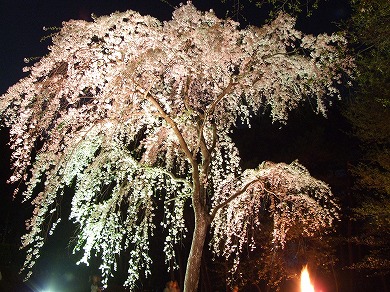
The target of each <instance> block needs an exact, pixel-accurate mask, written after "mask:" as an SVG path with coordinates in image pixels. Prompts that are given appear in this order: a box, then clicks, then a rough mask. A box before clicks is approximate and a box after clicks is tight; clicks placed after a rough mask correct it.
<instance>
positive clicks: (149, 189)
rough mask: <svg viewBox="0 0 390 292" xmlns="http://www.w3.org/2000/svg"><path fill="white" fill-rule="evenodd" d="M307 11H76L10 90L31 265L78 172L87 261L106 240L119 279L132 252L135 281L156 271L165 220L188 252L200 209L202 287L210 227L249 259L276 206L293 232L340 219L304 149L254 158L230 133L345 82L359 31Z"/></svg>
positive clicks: (108, 267) (197, 244)
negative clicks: (245, 15)
mask: <svg viewBox="0 0 390 292" xmlns="http://www.w3.org/2000/svg"><path fill="white" fill-rule="evenodd" d="M294 21H295V20H294V18H292V17H290V16H288V15H286V14H284V13H280V14H279V15H278V17H277V18H276V19H275V20H274V21H273V22H271V23H270V24H268V25H265V26H263V27H261V28H258V27H247V28H245V29H241V30H240V29H239V28H238V23H236V22H234V21H232V20H222V19H218V18H217V17H216V16H215V15H214V14H213V13H212V12H211V11H210V12H200V11H198V10H197V9H196V8H195V7H194V6H193V5H192V4H191V3H190V2H189V3H188V4H187V5H183V6H182V7H180V8H178V9H176V10H175V11H174V13H173V17H172V20H170V21H167V22H163V23H161V22H160V21H158V20H157V19H155V18H153V17H151V16H142V15H140V14H139V13H137V12H134V11H127V12H123V13H114V14H112V15H110V16H102V17H99V18H96V19H95V20H94V21H93V22H86V21H75V20H72V21H69V22H65V23H63V27H62V28H61V30H60V31H59V32H58V33H56V34H55V35H54V36H53V40H52V41H53V44H52V45H51V46H50V52H49V54H48V55H47V56H45V57H43V58H42V59H41V60H40V61H39V62H37V63H35V64H34V65H33V66H31V67H26V68H25V71H27V72H29V75H28V76H27V77H26V78H24V79H22V80H20V81H19V82H18V83H17V84H15V85H14V86H12V87H10V88H9V90H8V91H7V93H5V94H4V95H2V96H1V99H0V114H1V120H2V122H3V123H4V125H5V126H7V127H9V128H10V137H11V139H10V145H11V148H12V150H13V153H12V157H11V159H12V164H13V170H14V173H13V175H12V176H11V178H10V182H13V183H15V182H20V181H22V182H24V183H25V184H26V186H27V189H26V190H25V191H24V192H23V195H24V197H25V200H26V201H30V200H31V202H32V204H33V206H34V211H33V215H32V217H31V218H30V220H28V221H27V230H28V232H27V234H26V235H25V236H24V237H23V239H22V246H23V247H24V248H26V249H27V258H26V262H25V265H24V268H25V269H27V270H31V268H32V267H33V265H34V263H35V261H36V259H37V258H38V257H39V252H40V249H41V247H42V246H43V244H44V240H45V237H46V232H48V233H49V234H50V233H52V232H53V231H54V230H55V228H56V226H57V225H58V224H59V221H60V219H59V218H60V216H59V212H60V209H61V204H60V201H61V197H62V196H63V195H64V190H65V189H66V188H67V187H71V188H72V189H73V190H74V194H73V197H72V203H71V212H70V219H71V220H73V221H74V222H75V223H76V224H78V226H79V234H78V243H77V245H76V246H75V250H82V251H83V253H84V256H83V257H82V258H81V259H80V262H84V263H87V262H88V261H89V259H90V256H91V253H96V254H97V255H99V256H100V257H101V259H102V265H101V267H100V268H101V270H102V273H103V276H104V278H105V282H106V281H107V278H108V277H109V276H110V275H111V274H112V271H113V270H115V269H116V259H115V257H116V256H117V255H120V253H121V252H122V251H126V253H128V255H129V268H128V278H127V280H126V283H125V284H126V285H128V286H130V287H131V288H134V287H135V285H136V284H137V281H138V280H139V277H140V274H141V273H144V274H145V275H146V276H147V275H148V274H149V273H150V265H151V264H152V259H151V257H150V254H149V244H150V240H151V238H153V233H154V231H155V229H156V224H161V225H162V226H163V228H164V230H165V232H166V236H165V243H164V246H165V247H164V251H165V253H166V260H167V261H170V260H171V259H174V257H175V253H174V246H175V245H176V244H178V243H179V242H180V239H181V238H182V236H185V235H186V233H187V232H188V231H187V229H188V228H187V227H188V222H187V221H188V220H191V219H189V216H186V215H185V210H187V209H188V208H191V209H192V210H193V213H194V217H195V228H194V230H193V236H192V245H191V251H190V255H189V257H188V263H187V271H186V280H185V290H186V291H195V290H196V288H197V284H198V279H199V267H200V258H201V254H202V251H203V248H204V243H205V236H206V232H207V231H211V234H212V239H211V242H210V248H211V249H212V250H213V251H214V253H215V254H216V255H221V256H225V257H226V258H230V257H232V258H234V261H233V262H234V264H233V267H232V271H233V272H234V270H235V269H236V267H237V265H238V263H239V255H240V253H241V251H242V248H243V246H244V244H249V246H251V247H253V248H254V246H255V242H254V237H253V236H251V233H252V232H254V230H255V229H256V226H258V225H259V222H260V221H259V220H261V218H262V217H261V216H262V214H263V212H262V210H264V208H267V209H269V210H270V214H271V217H272V219H273V221H274V230H273V240H274V242H275V243H278V244H280V245H283V243H284V241H285V237H286V233H287V232H288V231H289V229H290V227H291V226H292V225H293V224H294V223H295V222H297V221H299V222H300V224H301V226H302V233H304V234H313V233H315V232H318V231H321V230H322V229H325V228H328V227H330V226H331V225H332V223H333V221H334V219H335V218H337V205H336V203H335V202H334V200H333V198H332V194H331V191H330V189H329V187H328V186H327V185H326V184H325V183H323V182H321V181H319V180H316V179H314V178H313V177H311V176H310V174H309V172H308V171H307V170H306V169H305V168H304V167H303V166H302V165H300V164H299V163H298V162H296V161H295V162H292V163H291V164H285V163H273V162H268V161H267V162H263V163H262V164H261V165H259V166H258V167H257V168H256V169H246V170H243V169H241V167H240V156H239V152H238V150H237V148H236V147H235V145H234V143H233V141H232V139H231V137H230V135H229V134H230V133H231V131H232V129H234V127H235V126H237V125H240V126H243V125H245V126H250V119H251V117H252V116H253V115H257V114H262V113H264V112H269V113H270V114H271V116H272V119H273V120H274V121H279V122H282V123H285V122H286V121H287V117H288V112H289V111H291V110H293V109H294V108H296V107H298V106H299V105H300V104H302V102H304V101H310V103H311V104H312V106H313V109H314V110H315V111H316V112H318V113H322V114H326V108H327V106H328V105H329V104H330V103H331V100H332V98H334V97H338V96H339V84H340V83H341V82H343V81H344V77H345V76H347V75H349V74H350V73H351V69H352V67H353V64H352V63H353V60H352V59H351V58H350V57H348V56H347V55H346V54H345V50H346V49H345V48H346V41H345V39H344V37H343V36H342V35H340V34H333V35H326V34H321V35H318V36H313V35H304V34H303V33H302V32H300V31H297V30H296V29H295V28H294ZM17 192H18V190H16V193H17ZM158 200H161V201H162V202H163V206H164V207H163V209H164V210H163V212H164V219H163V221H162V222H156V220H155V212H156V208H157V206H158V204H157V201H158Z"/></svg>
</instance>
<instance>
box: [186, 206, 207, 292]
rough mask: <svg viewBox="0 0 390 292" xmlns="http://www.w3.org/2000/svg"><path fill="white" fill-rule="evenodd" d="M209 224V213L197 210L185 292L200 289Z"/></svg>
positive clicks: (194, 291)
mask: <svg viewBox="0 0 390 292" xmlns="http://www.w3.org/2000/svg"><path fill="white" fill-rule="evenodd" d="M209 225H210V222H209V218H208V214H207V213H205V212H195V229H194V233H193V237H192V243H191V250H190V254H189V256H188V261H187V269H186V275H185V279H184V292H196V291H197V290H198V284H199V275H200V266H201V262H202V253H203V247H204V243H205V240H206V233H207V230H208V227H209Z"/></svg>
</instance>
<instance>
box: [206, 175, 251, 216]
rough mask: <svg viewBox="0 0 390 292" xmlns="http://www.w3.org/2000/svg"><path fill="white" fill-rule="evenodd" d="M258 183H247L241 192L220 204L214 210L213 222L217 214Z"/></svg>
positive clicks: (212, 213)
mask: <svg viewBox="0 0 390 292" xmlns="http://www.w3.org/2000/svg"><path fill="white" fill-rule="evenodd" d="M255 182H257V179H255V180H252V181H251V182H249V183H247V184H246V185H245V186H244V187H243V188H242V189H241V190H239V191H238V192H236V193H235V194H233V195H231V196H230V197H229V198H227V199H226V200H225V201H224V202H222V203H220V204H218V205H217V206H215V207H214V209H213V210H212V212H211V215H210V218H211V220H213V219H214V217H215V215H216V214H217V212H218V211H219V210H220V209H222V208H223V207H225V206H226V205H227V204H229V203H230V202H231V201H233V200H234V199H235V198H237V197H238V196H240V195H242V194H243V193H244V192H245V191H246V190H247V189H248V188H249V187H250V186H251V185H252V184H253V183H255Z"/></svg>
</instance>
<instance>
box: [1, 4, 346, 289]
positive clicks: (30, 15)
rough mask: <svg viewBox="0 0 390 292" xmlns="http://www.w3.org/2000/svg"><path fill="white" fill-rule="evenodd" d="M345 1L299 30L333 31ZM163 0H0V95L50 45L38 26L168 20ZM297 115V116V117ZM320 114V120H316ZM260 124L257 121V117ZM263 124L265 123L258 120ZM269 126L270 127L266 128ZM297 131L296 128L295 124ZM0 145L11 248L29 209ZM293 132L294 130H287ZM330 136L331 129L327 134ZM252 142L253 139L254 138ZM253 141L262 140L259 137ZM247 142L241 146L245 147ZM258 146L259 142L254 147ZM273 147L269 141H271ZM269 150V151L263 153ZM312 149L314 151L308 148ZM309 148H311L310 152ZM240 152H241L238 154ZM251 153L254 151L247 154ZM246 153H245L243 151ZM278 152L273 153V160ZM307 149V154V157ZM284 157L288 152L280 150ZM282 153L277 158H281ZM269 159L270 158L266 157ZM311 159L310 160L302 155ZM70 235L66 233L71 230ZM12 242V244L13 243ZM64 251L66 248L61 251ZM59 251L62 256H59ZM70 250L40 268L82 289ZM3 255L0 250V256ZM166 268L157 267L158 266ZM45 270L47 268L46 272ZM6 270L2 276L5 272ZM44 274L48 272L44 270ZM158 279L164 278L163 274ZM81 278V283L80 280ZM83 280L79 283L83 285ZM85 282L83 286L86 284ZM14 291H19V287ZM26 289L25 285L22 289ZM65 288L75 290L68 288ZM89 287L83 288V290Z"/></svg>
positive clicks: (258, 17) (4, 221) (4, 225)
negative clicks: (127, 17)
mask: <svg viewBox="0 0 390 292" xmlns="http://www.w3.org/2000/svg"><path fill="white" fill-rule="evenodd" d="M169 2H170V3H171V4H172V6H176V5H178V4H179V3H180V1H169ZM232 2H233V1H230V2H229V1H228V2H227V4H225V5H222V4H220V1H217V0H209V1H193V3H194V4H195V6H197V7H198V8H199V9H201V10H206V9H210V8H213V9H214V10H215V11H216V13H217V15H218V16H220V17H223V16H224V15H225V13H226V10H227V9H229V7H230V6H229V3H230V4H231V3H232ZM345 2H346V1H340V0H333V1H328V2H327V3H326V5H325V6H324V7H321V6H320V9H319V10H318V11H317V12H315V13H314V16H313V17H311V18H309V19H308V18H303V17H302V18H300V19H299V21H298V24H299V27H300V29H302V30H304V31H306V32H310V33H318V32H323V31H329V32H330V31H334V30H336V25H335V24H334V23H333V22H334V21H339V20H340V19H342V18H345V17H346V16H347V15H348V9H347V8H346V5H345ZM172 6H170V5H168V4H167V3H163V1H159V0H150V1H146V0H126V1H125V0H122V1H121V0H95V1H89V0H88V1H77V0H62V1H58V0H0V95H1V94H3V93H5V92H6V90H7V88H8V87H9V86H11V85H13V84H14V83H16V82H17V81H18V80H19V79H20V78H22V77H23V76H24V75H23V72H22V68H23V67H24V66H25V65H26V64H25V63H24V61H23V60H24V58H33V57H40V56H43V55H45V54H46V53H47V46H48V45H49V44H50V41H49V40H43V41H40V40H41V39H42V38H44V37H45V36H47V35H48V33H50V32H48V31H44V30H43V27H59V26H61V22H63V21H67V20H69V19H84V20H91V13H94V14H95V15H98V16H99V15H104V14H109V13H111V12H114V11H125V10H128V9H131V10H136V11H139V12H140V13H141V14H150V15H152V16H155V17H157V18H158V19H160V20H168V19H169V18H170V16H171V13H172V11H173V7H172ZM244 14H245V15H246V17H247V18H248V21H249V23H251V24H261V23H263V22H264V15H263V14H261V13H259V12H258V11H256V10H254V9H252V10H250V9H248V10H246V11H244ZM296 119H297V120H299V119H300V118H299V115H298V117H296ZM321 122H323V119H320V123H321ZM338 122H339V121H338V120H337V119H334V120H333V121H332V120H331V123H333V128H332V129H333V130H334V129H335V128H337V123H338ZM259 123H261V121H260V122H259ZM267 125H268V127H269V128H270V131H271V130H272V131H274V130H275V129H273V128H272V127H273V126H272V125H269V124H267ZM259 126H264V125H259ZM301 126H302V124H300V123H299V122H297V123H296V124H294V123H293V125H291V126H289V127H290V128H288V129H286V130H283V131H288V130H289V131H294V127H296V128H299V127H301ZM271 128H272V129H271ZM295 130H297V129H295ZM285 133H286V132H279V134H277V135H275V136H274V137H273V139H274V142H273V143H276V144H278V143H282V140H283V137H285V136H284V135H285ZM0 135H1V137H0V147H1V148H0V149H2V154H1V156H0V164H1V165H0V189H1V192H0V220H1V221H0V235H1V237H0V240H2V243H3V244H6V245H10V246H11V247H10V249H12V250H14V249H15V250H17V249H16V248H17V246H18V245H19V241H20V239H19V237H20V235H21V234H23V231H24V229H23V228H24V226H23V222H24V220H25V219H26V218H27V217H26V216H28V214H29V212H31V208H30V206H28V204H25V205H21V204H20V199H19V198H17V199H15V200H14V201H12V200H11V197H12V186H9V185H7V184H6V183H5V182H6V180H7V178H8V176H9V174H10V171H9V163H8V160H9V155H10V151H9V150H8V149H7V147H6V143H7V134H6V131H5V130H1V131H0ZM239 135H249V136H250V135H251V133H240V134H239ZM291 135H294V134H291ZM329 135H330V134H329ZM255 142H256V141H255ZM257 143H260V144H261V143H262V141H261V139H260V138H259V141H257ZM245 146H246V145H242V147H245ZM262 146H264V147H263V148H264V149H265V150H263V152H262V153H259V154H258V155H255V156H256V157H257V158H256V159H259V160H261V159H262V155H263V154H264V155H265V154H267V155H271V156H272V149H268V150H267V145H262ZM259 147H260V146H259ZM270 147H272V146H270ZM267 151H268V152H267ZM312 151H313V150H312ZM313 153H314V151H313ZM243 154H244V155H245V153H243ZM251 154H253V153H251ZM248 155H249V154H248ZM278 155H279V160H281V158H280V153H278V154H274V156H275V159H277V156H278ZM307 155H308V154H306V156H307ZM285 157H286V159H289V158H290V156H289V155H288V154H285ZM285 157H282V158H285ZM302 159H303V160H305V155H303V154H302ZM270 160H271V159H270ZM307 160H308V161H307V162H308V163H310V161H309V160H310V159H307ZM70 235H71V234H70ZM61 236H62V235H61V234H59V232H57V235H54V239H51V241H52V243H53V246H55V244H54V242H63V241H62V238H61ZM15 247H16V248H15ZM64 250H65V251H64ZM61 251H64V252H63V255H58V253H59V252H60V253H61ZM67 252H69V253H70V251H69V249H67V248H66V245H65V243H64V244H62V246H60V247H59V248H53V249H50V248H49V249H47V255H51V256H53V257H56V260H53V261H56V264H58V262H59V261H64V262H63V267H61V268H59V267H57V266H56V267H51V266H50V265H51V264H52V263H53V262H51V260H50V257H49V256H46V257H43V259H42V263H41V264H40V265H41V267H42V266H45V265H46V267H50V269H52V275H53V279H56V280H57V281H58V280H59V281H61V282H63V283H68V284H69V285H73V287H74V285H81V287H82V288H80V287H79V288H80V289H79V291H83V289H88V283H87V281H88V275H89V274H90V273H91V271H90V269H88V268H85V267H75V266H74V265H73V262H72V261H71V260H68V259H66V256H67V254H66V253H67ZM1 255H2V254H1V253H0V256H1ZM20 259H21V258H20V256H19V253H18V254H15V257H12V258H9V259H8V258H7V261H6V262H7V265H10V266H12V267H16V266H17V265H18V264H20ZM2 264H3V265H4V259H3V260H2V262H0V270H1V269H3V271H4V268H3V267H2V266H1V265H2ZM163 269H165V267H161V270H163ZM46 273H47V271H46ZM4 274H6V275H4ZM37 274H38V275H37V277H36V278H35V280H34V281H35V282H34V281H32V282H30V283H29V286H30V288H34V287H35V288H34V289H33V290H35V291H38V290H37V289H38V287H42V286H44V285H46V284H47V283H43V282H42V281H41V280H42V279H40V278H39V273H37ZM46 275H47V274H46ZM3 276H10V277H12V279H13V280H15V281H17V277H18V276H17V275H16V274H12V275H11V274H7V273H4V272H3ZM161 281H165V279H162V280H161ZM80 283H81V284H80ZM83 285H84V286H83ZM85 287H87V288H85ZM18 291H23V290H22V288H19V290H18ZM26 291H30V290H26ZM69 291H76V290H74V288H71V289H70V290H69ZM85 291H88V290H85Z"/></svg>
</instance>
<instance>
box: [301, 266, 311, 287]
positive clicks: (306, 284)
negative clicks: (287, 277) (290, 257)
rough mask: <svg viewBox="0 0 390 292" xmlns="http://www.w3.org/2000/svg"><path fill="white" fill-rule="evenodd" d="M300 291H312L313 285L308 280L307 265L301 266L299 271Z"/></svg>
mask: <svg viewBox="0 0 390 292" xmlns="http://www.w3.org/2000/svg"><path fill="white" fill-rule="evenodd" d="M301 292H314V286H313V284H312V283H311V281H310V276H309V271H308V270H307V265H306V266H304V267H303V269H302V272H301Z"/></svg>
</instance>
